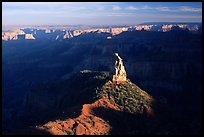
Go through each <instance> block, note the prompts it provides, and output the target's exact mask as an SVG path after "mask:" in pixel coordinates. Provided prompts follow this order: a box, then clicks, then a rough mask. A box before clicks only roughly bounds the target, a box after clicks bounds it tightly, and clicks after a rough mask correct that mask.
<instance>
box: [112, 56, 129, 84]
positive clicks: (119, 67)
mask: <svg viewBox="0 0 204 137" xmlns="http://www.w3.org/2000/svg"><path fill="white" fill-rule="evenodd" d="M115 55H116V57H117V60H116V62H115V75H113V79H112V81H113V82H114V83H117V84H120V83H125V82H126V80H127V79H126V77H127V73H126V71H125V67H124V65H123V61H122V58H121V57H120V56H119V55H118V53H115Z"/></svg>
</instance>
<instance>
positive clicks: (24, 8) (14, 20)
mask: <svg viewBox="0 0 204 137" xmlns="http://www.w3.org/2000/svg"><path fill="white" fill-rule="evenodd" d="M145 22H191V23H195V22H202V2H2V25H3V26H6V25H7V26H9V25H10V26H11V25H19V26H28V25H30V26H33V25H39V26H40V25H74V24H81V25H136V24H141V23H145Z"/></svg>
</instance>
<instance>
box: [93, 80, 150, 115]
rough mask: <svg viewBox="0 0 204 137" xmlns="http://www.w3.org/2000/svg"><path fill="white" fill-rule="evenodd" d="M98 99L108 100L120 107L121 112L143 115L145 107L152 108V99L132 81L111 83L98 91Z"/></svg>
mask: <svg viewBox="0 0 204 137" xmlns="http://www.w3.org/2000/svg"><path fill="white" fill-rule="evenodd" d="M96 93H97V97H98V98H108V99H109V100H110V102H114V103H116V104H117V105H119V106H120V110H121V111H125V112H130V113H143V111H144V105H146V106H148V107H151V101H152V98H151V96H150V95H148V94H147V93H146V92H145V91H142V90H141V89H140V88H139V87H138V86H136V85H135V84H133V83H132V82H131V81H130V80H128V81H127V83H124V84H119V85H118V84H114V83H109V84H106V85H104V86H103V87H102V88H100V89H98V90H97V91H96Z"/></svg>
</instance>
